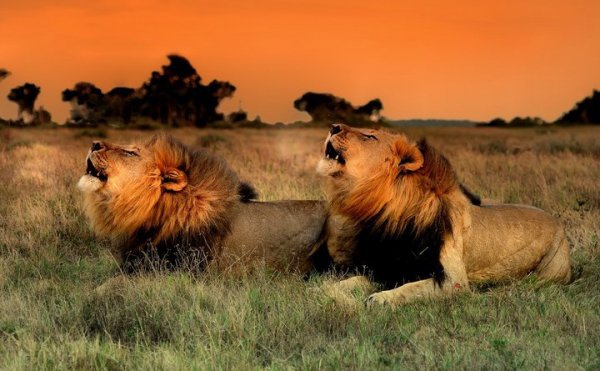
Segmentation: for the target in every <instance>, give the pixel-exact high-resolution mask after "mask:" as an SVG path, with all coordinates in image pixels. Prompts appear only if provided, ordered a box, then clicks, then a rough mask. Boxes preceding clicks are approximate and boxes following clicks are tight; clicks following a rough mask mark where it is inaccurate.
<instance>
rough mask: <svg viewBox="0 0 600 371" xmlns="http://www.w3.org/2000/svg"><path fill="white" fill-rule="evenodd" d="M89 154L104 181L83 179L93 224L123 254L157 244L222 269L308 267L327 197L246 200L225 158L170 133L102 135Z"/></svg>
mask: <svg viewBox="0 0 600 371" xmlns="http://www.w3.org/2000/svg"><path fill="white" fill-rule="evenodd" d="M96 145H97V146H99V147H101V149H100V150H95V151H90V153H89V154H88V158H89V159H90V161H91V162H92V163H93V165H94V168H96V169H98V170H101V172H102V174H103V175H105V176H106V180H105V181H101V180H100V179H99V178H97V177H94V176H92V175H89V174H86V175H84V176H83V177H82V178H81V180H80V181H79V187H80V188H81V189H82V191H83V192H84V207H85V211H86V214H87V216H88V217H89V219H90V221H91V224H92V227H93V228H94V230H95V231H96V233H97V234H98V235H100V236H107V237H110V238H111V239H112V240H113V241H114V243H115V246H116V249H117V254H118V256H119V258H120V259H121V261H122V262H125V261H126V260H127V259H128V258H129V257H132V256H139V255H140V254H145V253H146V250H147V249H149V248H153V247H159V248H163V249H165V251H166V252H165V254H167V253H171V250H173V252H175V253H179V252H178V251H177V249H179V247H178V246H180V245H185V243H187V242H189V241H193V243H191V247H192V249H196V250H198V251H190V249H188V250H182V251H181V253H183V254H190V255H195V254H197V253H199V255H200V256H203V257H207V258H210V266H211V267H215V268H217V269H219V270H220V271H228V270H240V269H242V270H247V269H248V268H251V267H255V266H258V265H267V266H269V267H272V268H275V269H278V270H294V271H301V272H307V271H309V270H310V269H312V262H311V260H310V253H311V252H312V251H313V250H315V249H316V248H317V246H318V245H319V243H321V240H322V230H323V227H324V223H325V218H326V215H325V214H326V213H325V207H324V204H323V203H322V202H318V201H282V202H272V203H262V202H243V201H242V200H241V199H240V196H239V194H238V190H239V187H240V182H239V180H238V177H237V175H236V174H235V173H234V172H233V171H232V170H231V169H230V168H229V167H228V166H227V164H226V163H225V162H224V161H222V160H221V159H219V158H216V157H215V156H213V155H211V154H209V153H208V152H205V151H197V152H192V151H190V150H189V149H187V148H186V147H185V146H183V145H182V144H181V143H180V142H178V141H176V140H175V139H173V138H172V137H170V136H167V135H158V136H156V137H154V138H153V139H151V140H150V141H148V142H146V143H144V144H141V145H125V146H121V145H113V144H109V143H97V144H96Z"/></svg>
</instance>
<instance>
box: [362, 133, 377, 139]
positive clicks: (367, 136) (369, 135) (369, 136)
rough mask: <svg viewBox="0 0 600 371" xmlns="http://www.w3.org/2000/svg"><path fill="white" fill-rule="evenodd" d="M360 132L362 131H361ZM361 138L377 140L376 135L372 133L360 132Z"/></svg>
mask: <svg viewBox="0 0 600 371" xmlns="http://www.w3.org/2000/svg"><path fill="white" fill-rule="evenodd" d="M361 134H362V133H361ZM362 136H363V139H374V140H378V139H377V137H376V136H375V135H372V134H362Z"/></svg>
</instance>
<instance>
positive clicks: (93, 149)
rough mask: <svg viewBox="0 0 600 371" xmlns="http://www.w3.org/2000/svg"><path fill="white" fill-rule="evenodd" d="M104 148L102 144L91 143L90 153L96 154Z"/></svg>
mask: <svg viewBox="0 0 600 371" xmlns="http://www.w3.org/2000/svg"><path fill="white" fill-rule="evenodd" d="M102 148H104V144H102V142H92V152H96V151H99V150H101V149H102Z"/></svg>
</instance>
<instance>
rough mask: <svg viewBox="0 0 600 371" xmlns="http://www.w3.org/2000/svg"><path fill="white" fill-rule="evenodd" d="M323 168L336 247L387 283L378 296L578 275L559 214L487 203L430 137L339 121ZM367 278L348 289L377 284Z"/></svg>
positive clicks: (345, 262)
mask: <svg viewBox="0 0 600 371" xmlns="http://www.w3.org/2000/svg"><path fill="white" fill-rule="evenodd" d="M317 171H318V172H319V173H320V174H321V175H324V176H325V177H326V179H327V180H326V184H327V189H326V192H327V196H328V203H329V212H330V217H329V220H328V233H329V237H328V241H327V249H328V251H329V254H330V255H331V257H332V259H333V261H334V262H335V263H336V264H337V265H338V266H341V267H346V268H350V269H354V270H357V269H358V270H364V271H365V273H368V276H370V277H371V278H372V280H373V281H375V282H377V283H379V284H380V285H382V286H383V287H384V288H385V289H386V290H385V291H380V292H376V293H374V294H372V295H371V296H370V297H369V299H368V302H369V303H387V304H389V305H392V306H394V305H398V304H402V303H406V302H409V301H412V300H414V299H416V298H421V297H439V296H444V295H451V294H453V293H455V292H459V291H462V290H470V284H472V283H478V282H484V281H486V282H489V281H492V282H502V281H507V280H512V279H517V278H522V277H524V276H526V275H528V274H530V273H535V274H537V276H539V277H540V278H541V279H544V280H552V281H558V282H564V283H566V282H568V281H569V280H570V276H571V264H570V263H571V260H570V253H569V246H568V244H567V241H566V239H565V233H564V230H563V228H562V227H561V225H560V224H559V223H558V221H557V220H556V219H554V218H553V217H552V216H550V215H549V214H547V213H545V212H544V211H542V210H540V209H537V208H534V207H530V206H524V205H508V204H494V205H477V203H476V202H473V198H472V197H471V195H470V194H469V193H468V192H466V190H465V189H463V188H462V187H461V185H460V184H459V182H458V181H457V177H456V174H455V172H454V170H453V169H452V166H451V165H450V163H449V162H448V160H447V159H446V158H445V157H444V156H443V155H441V154H440V153H439V152H438V151H436V150H435V149H434V148H432V147H431V146H430V145H429V144H428V143H427V142H426V141H425V140H421V141H419V142H418V143H415V142H411V141H410V140H408V139H407V138H406V137H405V136H404V135H402V134H397V133H389V132H384V131H376V130H361V129H354V128H351V127H348V126H346V125H334V126H333V128H332V129H331V131H330V133H329V136H328V138H327V140H326V142H325V148H324V158H322V159H321V161H320V162H319V165H318V167H317ZM370 282H371V281H368V279H367V278H366V276H356V277H352V278H350V279H348V280H345V281H342V282H341V283H339V287H340V288H341V289H343V290H346V289H348V288H353V287H355V286H357V285H360V286H362V287H364V286H365V285H369V286H370V287H371V290H374V287H373V286H372V285H371V283H370Z"/></svg>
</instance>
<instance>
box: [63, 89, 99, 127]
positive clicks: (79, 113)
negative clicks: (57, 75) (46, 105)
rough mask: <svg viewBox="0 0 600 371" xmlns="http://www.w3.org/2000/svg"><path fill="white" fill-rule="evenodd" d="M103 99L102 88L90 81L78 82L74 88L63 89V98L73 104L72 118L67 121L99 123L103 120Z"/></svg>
mask: <svg viewBox="0 0 600 371" xmlns="http://www.w3.org/2000/svg"><path fill="white" fill-rule="evenodd" d="M103 99H104V94H103V93H102V90H100V89H99V88H98V87H96V85H94V84H92V83H90V82H83V81H82V82H78V83H77V84H75V86H74V87H73V89H65V90H63V92H62V100H63V101H64V102H69V103H70V104H71V118H70V119H69V120H67V122H69V123H74V124H81V123H92V124H93V123H97V122H98V121H100V120H101V116H102V115H101V112H100V108H101V107H102V105H103Z"/></svg>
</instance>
